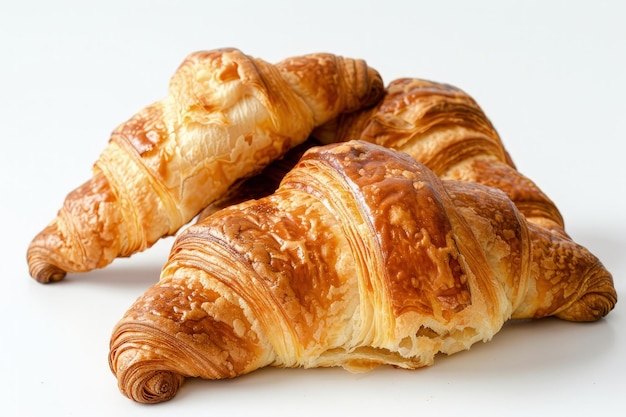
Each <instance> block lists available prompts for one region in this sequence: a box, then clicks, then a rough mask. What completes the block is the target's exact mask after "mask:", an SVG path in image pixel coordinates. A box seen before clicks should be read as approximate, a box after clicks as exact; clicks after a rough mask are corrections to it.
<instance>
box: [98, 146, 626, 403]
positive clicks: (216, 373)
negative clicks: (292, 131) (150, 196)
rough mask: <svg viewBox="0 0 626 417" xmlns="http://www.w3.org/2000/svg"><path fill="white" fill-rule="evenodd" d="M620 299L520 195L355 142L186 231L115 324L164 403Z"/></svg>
mask: <svg viewBox="0 0 626 417" xmlns="http://www.w3.org/2000/svg"><path fill="white" fill-rule="evenodd" d="M615 302H616V294H615V290H614V288H613V283H612V278H611V275H610V274H609V273H608V272H607V271H606V269H604V267H603V266H602V264H601V263H600V262H599V261H598V260H597V259H596V258H595V257H594V256H593V255H592V254H590V253H589V252H588V251H587V250H586V249H584V248H582V247H580V246H579V245H577V244H576V243H575V242H573V241H571V240H570V239H569V238H567V237H564V236H560V235H558V234H555V233H553V232H552V231H550V230H548V229H547V228H544V227H542V226H540V225H538V224H534V223H531V222H528V221H527V220H526V218H525V216H524V215H523V214H522V213H520V211H519V210H518V208H517V207H516V205H515V204H514V203H513V202H512V201H511V199H510V198H508V197H507V195H506V194H505V193H504V192H502V191H500V190H498V189H496V188H492V187H487V186H485V185H482V184H478V183H471V182H467V181H458V180H442V179H440V178H439V177H437V176H436V175H435V174H434V173H433V172H432V171H430V170H429V169H428V168H426V167H425V166H424V165H423V164H421V163H418V162H416V161H415V160H414V159H412V158H410V157H409V156H408V155H406V154H404V153H400V152H396V151H393V150H390V149H388V148H385V147H381V146H378V145H374V144H371V143H367V142H362V141H350V142H346V143H342V144H334V145H328V146H324V147H315V148H312V149H311V150H309V151H307V152H306V153H305V154H304V156H303V157H302V159H301V160H300V162H299V163H298V164H297V165H296V167H295V168H294V169H293V170H291V171H290V172H289V173H288V174H287V175H286V176H285V177H284V179H283V181H282V182H281V185H280V187H279V188H278V189H277V190H276V192H275V193H274V194H272V195H269V196H267V197H264V198H261V199H258V200H249V201H246V202H244V203H241V204H238V205H233V206H229V207H226V208H224V209H222V210H219V211H216V212H215V213H213V214H212V215H210V216H208V217H206V218H205V219H204V220H202V221H201V222H198V223H197V224H195V225H192V226H190V227H189V228H187V229H186V230H185V231H183V232H182V233H181V234H180V235H179V236H178V237H177V239H176V241H175V243H174V246H173V248H172V252H171V255H170V258H169V260H168V262H167V264H166V265H165V267H164V269H163V271H162V275H161V279H160V282H159V283H157V284H156V285H154V286H153V287H151V288H150V289H148V290H147V291H146V292H145V294H144V295H142V296H141V297H140V298H139V299H138V300H137V301H136V302H135V303H134V304H133V305H132V306H131V307H130V309H129V310H128V311H127V313H126V314H125V315H124V317H123V318H122V319H121V320H120V322H119V323H118V325H117V326H116V327H115V329H114V332H113V335H112V338H111V351H110V356H109V363H110V366H111V369H112V371H113V373H114V374H115V375H116V376H117V379H118V384H119V388H120V390H121V391H122V392H123V393H124V394H125V395H127V396H128V397H130V398H132V399H133V400H135V401H139V402H147V403H153V402H160V401H165V400H169V399H171V398H172V397H173V396H174V395H175V394H176V392H177V390H178V389H179V387H180V385H181V384H182V382H183V381H184V379H185V378H187V377H201V378H208V379H219V378H230V377H235V376H238V375H242V374H245V373H248V372H251V371H254V370H255V369H258V368H260V367H264V366H280V367H322V366H343V367H345V368H347V369H350V370H353V371H363V370H368V369H371V368H372V367H375V366H378V365H381V364H389V365H393V366H397V367H402V368H409V369H413V368H417V367H421V366H426V365H430V364H432V363H433V361H434V358H435V355H436V354H438V353H445V354H452V353H455V352H458V351H460V350H463V349H468V348H469V347H470V346H471V345H472V344H473V343H476V342H479V341H488V340H490V339H491V338H492V337H493V336H494V335H495V334H496V333H497V332H498V331H499V330H500V328H501V327H502V325H503V323H504V322H505V321H506V320H508V319H510V318H528V317H532V318H539V317H543V316H546V315H557V316H560V317H562V318H566V319H570V320H596V319H598V318H600V317H602V316H604V315H606V314H607V313H608V312H609V311H610V310H611V309H612V308H613V305H614V304H615Z"/></svg>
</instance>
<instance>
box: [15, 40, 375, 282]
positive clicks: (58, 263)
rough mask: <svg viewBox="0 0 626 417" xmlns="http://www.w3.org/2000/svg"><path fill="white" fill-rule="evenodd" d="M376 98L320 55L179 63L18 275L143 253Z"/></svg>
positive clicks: (363, 75) (212, 54) (55, 272)
mask: <svg viewBox="0 0 626 417" xmlns="http://www.w3.org/2000/svg"><path fill="white" fill-rule="evenodd" d="M383 89H384V86H383V84H382V80H381V78H380V75H379V74H378V73H377V72H376V71H375V70H374V69H372V68H370V67H368V66H367V64H366V63H365V62H364V61H363V60H358V59H350V58H344V57H340V56H335V55H332V54H323V53H321V54H310V55H304V56H299V57H293V58H289V59H286V60H284V61H281V62H279V63H276V64H270V63H267V62H265V61H263V60H261V59H258V58H253V57H250V56H248V55H245V54H243V53H242V52H241V51H239V50H237V49H220V50H214V51H202V52H197V53H193V54H191V55H189V56H188V57H187V58H186V59H185V60H184V62H183V63H182V64H181V66H180V67H179V68H178V70H177V71H176V72H175V74H174V75H173V77H172V79H171V81H170V84H169V90H168V94H167V96H166V97H164V98H163V99H162V100H159V101H157V102H155V103H153V104H151V105H149V106H147V107H145V108H144V109H142V110H141V111H139V112H138V113H137V114H135V115H134V116H133V117H132V118H131V119H129V120H128V121H126V122H125V123H123V124H121V125H120V126H119V127H118V128H116V129H115V130H114V131H113V133H112V135H111V138H110V140H109V143H108V145H107V146H106V148H105V149H104V150H103V152H102V153H101V155H100V156H99V158H98V160H97V161H96V162H95V165H94V168H93V177H92V178H91V179H89V180H88V181H86V182H85V183H84V184H83V185H81V186H79V187H77V188H76V189H75V190H74V191H72V192H71V193H69V194H68V196H67V197H66V199H65V202H64V203H63V206H62V208H61V209H60V210H59V212H58V214H57V216H56V218H55V219H54V220H53V221H52V222H51V223H50V224H49V225H48V226H47V227H46V228H45V229H44V230H43V231H42V232H40V233H39V234H38V235H37V236H36V237H35V238H34V239H33V241H32V243H31V244H30V246H29V248H28V253H27V260H28V265H29V269H30V274H31V275H32V276H33V277H34V278H35V279H37V280H38V281H40V282H49V281H56V280H60V279H62V278H63V277H64V276H65V274H66V272H83V271H89V270H92V269H95V268H101V267H104V266H106V265H107V264H109V263H110V262H112V261H113V260H114V259H115V258H116V257H125V256H130V255H132V254H133V253H136V252H138V251H142V250H144V249H146V248H148V247H150V246H151V245H152V244H154V243H155V242H156V241H157V240H158V239H159V238H161V237H163V236H168V235H172V234H174V233H176V231H177V230H179V228H180V227H181V226H183V225H184V224H186V223H187V222H189V221H190V220H191V219H192V218H193V217H194V216H196V215H197V214H198V213H199V212H200V210H202V209H203V208H205V207H206V206H207V205H208V204H209V203H211V202H212V201H214V200H216V199H218V198H220V197H221V196H222V195H223V194H224V193H226V192H227V190H228V189H229V187H230V186H231V185H232V184H233V183H235V182H236V181H238V180H239V179H241V178H245V177H248V176H252V175H254V174H256V173H258V172H259V171H261V170H262V169H263V168H264V167H265V166H267V165H268V164H269V163H270V162H271V161H273V160H275V159H278V158H280V157H282V156H283V155H284V154H285V153H286V152H287V151H288V150H289V149H291V148H293V147H294V146H296V145H298V144H300V143H302V142H303V141H305V140H306V139H307V137H308V136H309V134H310V132H311V131H312V129H313V128H314V127H316V126H318V125H320V124H323V123H325V122H327V121H328V120H330V119H333V118H336V117H338V116H339V115H340V114H341V113H343V112H351V111H355V110H359V109H361V108H363V107H365V106H371V105H374V104H375V103H377V102H378V101H379V99H380V96H381V94H382V93H383Z"/></svg>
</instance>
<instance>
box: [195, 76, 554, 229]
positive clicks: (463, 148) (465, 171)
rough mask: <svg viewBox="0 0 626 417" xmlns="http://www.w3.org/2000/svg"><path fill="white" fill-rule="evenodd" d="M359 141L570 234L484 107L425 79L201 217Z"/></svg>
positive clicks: (394, 88)
mask: <svg viewBox="0 0 626 417" xmlns="http://www.w3.org/2000/svg"><path fill="white" fill-rule="evenodd" d="M355 139H358V140H363V141H367V142H371V143H375V144H379V145H382V146H385V147H388V148H391V149H395V150H399V151H402V152H405V153H407V154H409V155H410V156H412V157H413V158H414V159H416V160H417V161H419V162H421V163H423V164H425V165H426V166H427V167H428V168H429V169H431V170H432V171H433V172H435V174H437V175H438V176H439V177H441V178H443V179H458V180H463V181H471V182H478V183H481V184H484V185H488V186H491V187H495V188H498V189H500V190H502V191H504V192H505V193H507V195H508V196H509V197H510V198H511V200H512V201H513V202H514V203H515V205H516V206H517V208H518V209H519V210H520V212H521V213H522V214H524V215H525V216H526V219H527V220H529V221H531V222H533V223H536V224H539V225H541V226H544V227H547V228H549V229H550V230H552V231H553V232H555V233H560V234H565V226H564V221H563V218H562V216H561V213H560V212H559V210H558V208H557V207H556V205H555V204H554V202H553V201H552V200H551V199H550V198H548V196H547V195H546V194H545V193H543V191H542V190H541V189H540V188H539V187H538V186H537V185H536V184H535V183H534V182H533V181H531V180H530V179H529V178H527V177H525V176H524V175H523V174H521V173H520V172H519V171H518V170H517V169H516V167H515V164H514V163H513V160H512V159H511V157H510V155H509V154H508V152H507V150H506V149H505V147H504V145H503V143H502V141H501V139H500V136H499V134H498V132H497V131H496V129H495V128H494V126H493V125H492V123H491V121H490V120H489V118H488V117H487V116H486V114H485V113H484V111H483V110H482V108H481V107H480V106H479V105H478V103H476V101H475V100H474V99H473V98H472V97H471V96H470V95H468V94H467V93H466V92H464V91H463V90H461V89H459V88H456V87H454V86H451V85H449V84H443V83H437V82H433V81H428V80H423V79H419V78H400V79H397V80H394V81H392V82H391V83H389V85H388V86H387V88H386V90H385V94H384V96H383V98H382V99H381V100H380V101H379V102H378V103H377V104H376V106H372V107H367V108H363V109H361V110H358V111H356V112H352V113H349V114H341V115H339V117H337V118H336V119H333V120H330V121H329V122H327V123H325V124H323V125H321V126H319V127H317V128H316V129H314V131H313V132H312V137H311V138H310V139H309V140H307V141H306V142H304V143H303V144H301V145H299V147H298V149H295V150H294V151H292V152H290V153H288V154H287V155H286V157H285V158H283V159H282V160H281V161H278V162H277V163H276V164H271V165H270V166H268V169H267V170H265V171H263V172H261V173H260V174H259V175H257V176H256V177H253V178H251V179H250V180H249V181H243V182H242V183H240V184H238V186H237V187H233V188H232V189H230V190H229V193H228V194H225V195H224V196H223V198H221V199H220V200H219V201H216V202H215V203H214V204H211V205H209V206H208V207H207V208H205V209H204V211H203V212H202V213H201V215H200V218H203V217H205V216H207V215H209V214H211V213H213V212H215V211H216V210H218V209H220V208H223V207H226V206H228V205H229V204H233V203H237V202H241V201H243V200H244V199H246V198H249V197H250V196H253V197H260V196H262V195H267V194H270V193H271V192H273V191H274V190H275V189H276V188H277V187H278V184H279V182H280V179H281V178H282V176H284V175H285V174H286V173H287V172H288V171H289V169H291V168H292V167H293V166H294V165H295V164H296V162H297V161H298V159H299V157H300V156H301V155H302V153H303V152H304V150H305V149H307V148H308V147H311V146H316V145H319V144H328V143H336V142H344V141H347V140H355Z"/></svg>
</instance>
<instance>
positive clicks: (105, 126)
mask: <svg viewBox="0 0 626 417" xmlns="http://www.w3.org/2000/svg"><path fill="white" fill-rule="evenodd" d="M624 4H626V3H623V2H619V1H612V2H610V1H603V0H594V1H587V2H581V1H524V2H521V1H519V2H506V1H471V2H469V1H404V0H403V1H400V2H397V1H393V0H385V1H379V2H374V1H360V2H346V3H344V2H340V1H338V0H333V1H322V0H316V1H309V2H296V1H284V2H276V1H251V2H249V3H244V2H240V1H235V0H230V1H220V2H209V1H172V2H165V1H111V0H109V1H107V2H102V3H101V4H98V3H96V2H79V1H76V2H69V1H61V0H59V1H40V2H35V1H20V2H17V1H15V2H5V1H3V2H2V3H1V5H0V135H1V137H2V139H1V140H2V142H1V143H2V145H1V148H0V220H1V222H2V223H1V224H2V228H1V230H2V240H1V241H0V242H1V243H0V245H1V247H0V249H1V250H0V259H1V262H0V268H1V269H0V271H1V274H0V277H1V278H0V279H1V281H0V282H1V284H0V285H1V286H0V294H1V299H0V300H1V302H0V313H1V314H0V318H1V320H2V322H1V330H0V415H2V416H19V415H25V416H39V415H41V416H43V415H45V416H57V415H62V416H87V415H89V416H98V415H106V416H115V415H120V416H122V415H123V416H127V415H133V416H141V415H151V416H160V415H168V416H171V415H191V414H189V413H194V415H208V414H209V413H210V414H213V415H220V414H222V415H224V414H228V415H275V416H280V415H340V414H339V413H343V414H344V415H346V414H347V413H349V415H381V414H382V415H393V414H394V413H399V412H402V413H410V414H413V415H425V414H426V413H438V414H437V415H451V414H453V413H462V415H507V416H511V415H516V414H519V415H522V414H524V415H526V414H527V413H528V412H538V413H539V414H538V415H547V414H548V413H552V414H557V415H566V414H569V415H584V414H589V413H593V414H594V415H599V414H601V413H603V412H607V413H608V412H611V413H612V414H614V415H619V414H620V412H624V411H626V405H625V402H626V400H625V398H624V393H625V388H626V383H625V382H624V373H625V372H626V355H625V354H624V352H626V335H625V329H626V318H625V306H624V300H620V302H619V303H618V305H617V307H616V309H615V310H614V311H613V312H612V313H611V314H610V315H609V316H608V317H607V318H606V319H604V320H601V321H599V322H597V323H593V324H574V323H567V322H562V321H559V320H556V319H554V320H552V319H547V320H541V321H535V322H520V323H511V324H509V325H507V326H506V327H505V328H504V329H503V330H502V331H501V332H500V333H498V334H497V335H496V337H495V338H494V339H493V340H492V341H491V342H489V343H487V344H480V345H475V346H474V347H472V349H471V350H470V351H468V352H463V353H460V354H457V355H453V356H451V357H441V358H438V360H437V361H436V363H435V365H434V366H433V367H430V368H428V369H422V370H419V371H400V370H394V369H389V368H380V369H378V370H375V371H373V372H370V373H366V374H359V375H352V374H350V373H348V372H346V371H343V370H341V369H316V370H284V369H265V370H261V371H258V372H255V373H253V374H251V375H248V376H245V377H241V378H237V379H234V380H229V381H197V380H193V381H188V382H187V383H186V384H185V385H184V386H183V387H182V388H181V390H180V391H179V393H178V395H177V396H176V397H175V399H174V400H172V401H170V402H168V403H165V404H161V405H156V406H145V405H139V404H135V403H133V402H131V401H130V400H128V399H127V398H125V397H123V396H122V395H121V394H120V393H119V391H118V389H117V383H116V380H115V378H114V377H113V375H112V374H111V372H110V371H109V368H108V363H107V354H108V342H109V337H110V332H111V329H112V327H113V326H114V325H115V323H116V322H117V321H118V320H119V318H121V316H122V314H123V313H124V312H125V311H126V309H127V308H128V307H129V306H130V304H131V303H132V301H133V300H134V299H135V298H136V297H137V296H139V295H140V294H141V293H143V291H144V290H145V289H146V288H147V287H148V286H150V285H151V284H152V283H153V282H155V281H156V279H157V277H158V274H159V271H160V268H161V266H162V264H163V263H164V261H165V258H166V256H167V254H168V253H169V247H170V245H171V243H172V240H171V239H166V240H164V241H162V242H160V243H159V244H158V245H156V246H155V247H154V248H152V249H151V250H149V251H147V252H144V253H142V254H139V255H136V256H134V257H132V258H130V259H124V260H118V261H116V262H115V263H114V264H113V265H111V266H110V267H108V268H106V269H104V270H100V271H95V272H92V273H87V274H83V275H70V276H68V278H66V280H65V281H63V282H61V283H58V284H54V285H41V284H38V283H36V282H35V281H34V280H32V279H31V278H30V277H29V275H28V270H27V265H26V260H25V257H26V247H27V245H28V243H29V242H30V240H31V239H32V237H33V236H34V235H35V234H36V233H37V232H38V231H39V230H41V229H42V228H43V227H44V226H45V224H47V223H48V221H49V220H51V219H52V218H53V217H54V215H55V214H56V211H57V210H58V208H59V207H60V206H61V203H62V201H63V199H64V197H65V195H66V194H67V193H68V192H69V191H70V190H71V189H73V188H74V187H76V186H77V185H79V184H80V183H82V182H83V181H84V180H86V179H87V178H89V176H90V175H91V174H90V169H91V165H92V163H93V162H94V161H95V160H96V158H97V156H98V154H99V153H100V152H101V150H102V149H103V148H104V147H105V146H106V143H107V140H108V136H109V133H110V132H111V130H112V129H113V128H114V127H116V126H117V125H118V124H119V123H121V122H123V121H125V120H126V119H128V118H129V117H130V116H132V115H133V114H134V113H135V112H136V111H137V110H139V109H140V108H142V107H143V106H145V105H147V104H149V103H151V102H152V101H154V100H157V99H159V98H161V97H162V96H163V95H165V94H166V89H167V83H168V80H169V77H170V76H171V75H172V73H173V72H174V70H175V69H176V67H177V66H178V65H179V64H180V62H181V61H182V59H183V58H184V57H185V56H186V55H187V54H188V53H190V52H192V51H196V50H200V49H215V48H220V47H226V46H234V47H238V48H240V49H242V50H243V51H244V52H246V53H248V54H250V55H253V56H257V57H260V58H263V59H265V60H267V61H270V62H276V61H278V60H281V59H283V58H286V57H289V56H293V55H301V54H305V53H309V52H320V51H323V52H332V53H335V54H339V55H345V56H350V57H355V58H364V59H366V60H367V61H368V63H369V64H370V65H371V66H373V67H375V68H376V69H378V70H379V71H380V73H381V74H382V76H383V78H384V79H385V82H386V83H388V82H389V81H391V80H393V79H395V78H398V77H402V76H409V77H420V78H427V79H432V80H435V81H442V82H447V83H450V84H453V85H456V86H458V87H461V88H462V89H464V90H466V91H467V92H468V93H469V94H471V95H472V96H473V97H474V98H475V99H476V100H477V101H478V102H479V104H480V105H481V106H482V107H483V109H484V110H485V111H486V113H487V114H488V115H489V117H490V118H491V120H492V121H493V123H494V124H495V126H496V128H497V129H498V131H499V132H500V134H501V136H502V138H503V141H504V143H505V145H506V147H507V149H508V150H509V152H510V153H511V155H512V157H513V159H514V161H515V162H516V164H517V166H518V168H519V170H520V171H521V172H522V173H524V174H526V175H527V176H528V177H530V178H531V179H533V180H534V181H535V182H536V183H537V184H538V185H539V186H540V187H541V188H542V189H543V190H544V191H545V192H546V193H547V194H548V195H549V196H550V197H551V198H552V199H553V200H554V201H555V202H556V203H557V205H558V206H559V208H560V209H561V211H562V213H563V215H564V217H565V220H566V225H567V230H568V231H569V233H570V234H571V235H572V236H573V237H574V238H575V240H577V241H578V242H580V243H582V244H583V245H585V246H587V247H588V248H589V249H591V250H592V251H593V252H594V253H595V254H596V255H597V256H598V257H599V258H600V259H601V260H602V261H603V263H604V264H605V265H606V266H607V268H608V269H609V270H610V271H611V272H612V273H613V275H614V279H615V285H616V287H617V290H618V293H619V295H620V296H623V295H624V294H625V291H626V261H625V258H626V237H625V236H626V221H625V216H624V213H625V212H626V197H625V192H626V187H625V186H624V180H625V179H626V175H625V174H624V168H623V166H624V165H623V164H624V153H623V147H624V140H625V139H626V138H625V133H624V130H625V129H624V126H625V121H626V117H625V116H624V115H625V114H626V104H625V103H626V82H625V80H624V74H626V25H625V24H624V17H625V16H626V8H625V7H624V6H623V5H624ZM431 415H432V414H431Z"/></svg>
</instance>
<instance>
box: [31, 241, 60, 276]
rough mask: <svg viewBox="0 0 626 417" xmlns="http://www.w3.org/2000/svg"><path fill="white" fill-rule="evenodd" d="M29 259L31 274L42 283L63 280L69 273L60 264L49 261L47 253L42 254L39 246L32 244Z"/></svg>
mask: <svg viewBox="0 0 626 417" xmlns="http://www.w3.org/2000/svg"><path fill="white" fill-rule="evenodd" d="M27 261H28V268H29V272H30V276H31V277H33V278H34V279H35V280H36V281H37V282H40V283H42V284H47V283H50V282H57V281H61V280H62V279H63V278H65V275H66V273H67V272H66V271H64V270H63V269H61V268H59V267H58V266H56V265H54V264H51V263H50V262H48V260H47V257H46V256H45V254H42V253H41V250H40V249H39V248H37V247H33V246H31V247H30V248H29V250H28V255H27Z"/></svg>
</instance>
